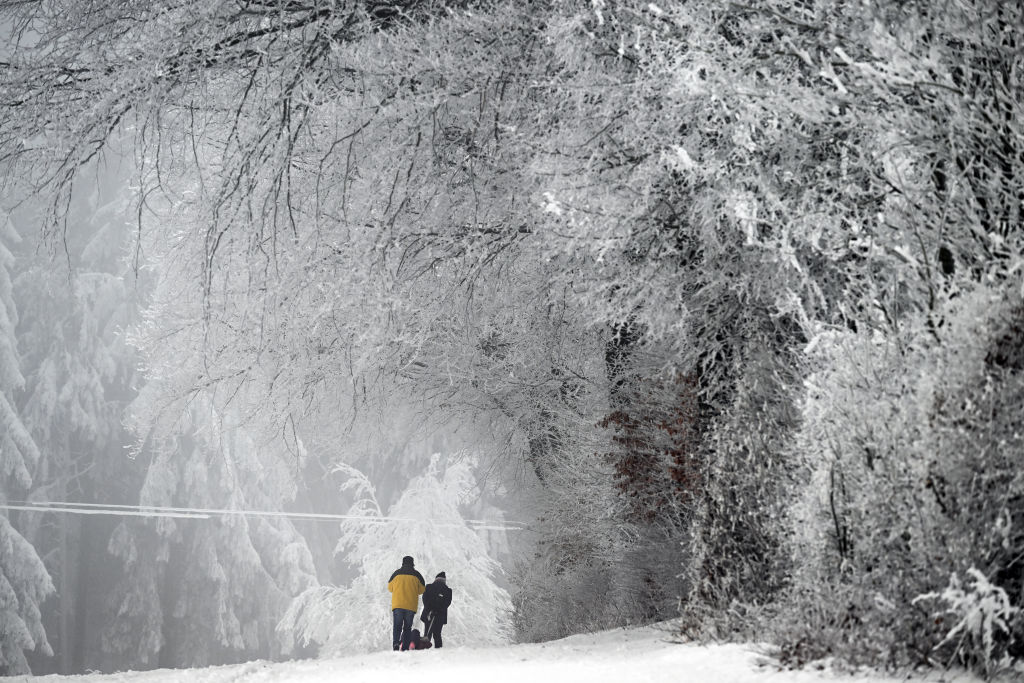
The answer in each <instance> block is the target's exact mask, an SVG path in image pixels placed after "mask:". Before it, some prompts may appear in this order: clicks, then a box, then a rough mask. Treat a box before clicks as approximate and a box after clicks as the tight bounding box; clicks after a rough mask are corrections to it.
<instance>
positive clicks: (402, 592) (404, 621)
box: [388, 555, 426, 650]
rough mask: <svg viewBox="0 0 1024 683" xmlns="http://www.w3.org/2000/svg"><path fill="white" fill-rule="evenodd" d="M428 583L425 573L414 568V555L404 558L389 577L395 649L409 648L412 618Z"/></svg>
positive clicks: (392, 638)
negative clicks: (426, 582) (425, 581)
mask: <svg viewBox="0 0 1024 683" xmlns="http://www.w3.org/2000/svg"><path fill="white" fill-rule="evenodd" d="M425 589H426V585H425V584H424V582H423V575H422V574H420V573H419V572H418V571H416V570H415V569H413V560H412V557H411V556H409V555H406V556H405V557H403V558H402V566H401V567H399V568H398V569H396V570H395V573H394V574H392V575H391V578H390V579H388V590H389V591H391V617H392V621H393V623H394V627H393V629H392V632H391V644H392V645H393V646H394V649H396V650H397V649H399V647H401V649H403V650H408V649H409V643H410V641H412V620H413V619H415V618H416V609H417V608H418V607H419V604H420V596H421V595H423V591H424V590H425Z"/></svg>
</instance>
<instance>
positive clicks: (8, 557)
mask: <svg viewBox="0 0 1024 683" xmlns="http://www.w3.org/2000/svg"><path fill="white" fill-rule="evenodd" d="M18 240H19V236H18V234H17V232H15V229H14V226H13V225H12V224H11V221H10V220H9V218H8V216H7V215H6V214H0V426H2V429H0V503H10V502H12V496H13V497H14V499H15V500H17V498H19V497H20V496H23V495H24V492H26V491H27V490H28V489H29V488H30V487H31V485H32V474H31V472H32V470H33V469H34V468H35V465H36V463H37V462H38V461H39V459H40V454H39V449H38V447H37V446H36V443H35V441H33V439H32V436H31V434H30V433H29V431H28V429H27V428H26V427H25V424H24V422H23V420H22V418H21V417H20V416H19V415H18V413H17V412H16V406H17V401H16V394H17V392H18V391H20V390H21V389H23V388H24V385H25V379H24V377H23V376H22V373H21V368H20V362H19V357H18V340H17V336H16V335H15V327H16V325H17V323H18V311H17V308H16V307H15V302H14V293H13V291H12V285H11V271H12V269H13V266H14V257H13V256H12V254H11V251H10V249H9V247H8V245H10V244H12V243H16V242H17V241H18ZM19 492H20V496H19ZM53 590H54V588H53V582H52V580H51V579H50V575H49V573H48V572H47V571H46V567H45V566H43V562H42V560H41V559H40V558H39V555H38V554H37V552H36V549H35V548H33V547H32V545H31V544H30V543H29V542H28V541H26V540H25V538H24V536H22V534H21V533H19V532H18V530H17V529H15V528H14V527H13V526H12V525H11V522H10V520H9V519H8V512H7V511H6V510H5V511H3V513H0V674H4V675H8V676H10V675H14V674H25V673H29V668H28V662H27V660H26V659H25V652H26V651H30V650H37V651H39V652H41V653H43V654H46V655H52V654H53V652H52V650H51V649H50V644H49V642H48V641H47V638H46V632H45V631H44V630H43V624H42V615H41V610H42V605H43V601H44V599H45V598H46V597H47V596H48V595H49V594H50V593H52V592H53Z"/></svg>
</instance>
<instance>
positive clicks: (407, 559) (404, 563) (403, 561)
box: [402, 555, 412, 567]
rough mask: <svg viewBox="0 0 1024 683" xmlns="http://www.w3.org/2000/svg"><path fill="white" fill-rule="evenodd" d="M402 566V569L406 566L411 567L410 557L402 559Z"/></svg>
mask: <svg viewBox="0 0 1024 683" xmlns="http://www.w3.org/2000/svg"><path fill="white" fill-rule="evenodd" d="M402 566H403V567H406V566H408V567H411V566H412V555H406V556H405V557H403V558H402Z"/></svg>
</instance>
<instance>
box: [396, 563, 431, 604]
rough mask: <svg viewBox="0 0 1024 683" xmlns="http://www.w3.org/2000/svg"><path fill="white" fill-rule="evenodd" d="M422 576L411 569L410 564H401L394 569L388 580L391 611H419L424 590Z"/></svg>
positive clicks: (425, 586) (424, 585)
mask: <svg viewBox="0 0 1024 683" xmlns="http://www.w3.org/2000/svg"><path fill="white" fill-rule="evenodd" d="M426 588H427V585H426V583H424V582H423V575H422V574H420V573H419V572H418V571H416V570H415V569H413V568H412V565H411V564H403V565H402V568H401V569H396V570H395V573H394V574H392V575H391V578H390V579H389V580H388V590H389V591H391V609H407V610H409V611H411V612H416V611H418V610H419V606H420V596H421V595H423V591H424V590H426Z"/></svg>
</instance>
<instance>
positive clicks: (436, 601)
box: [420, 581, 452, 624]
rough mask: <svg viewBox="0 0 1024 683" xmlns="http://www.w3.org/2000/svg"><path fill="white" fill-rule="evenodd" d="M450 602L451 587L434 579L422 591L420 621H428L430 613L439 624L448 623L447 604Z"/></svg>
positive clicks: (427, 622) (425, 622)
mask: <svg viewBox="0 0 1024 683" xmlns="http://www.w3.org/2000/svg"><path fill="white" fill-rule="evenodd" d="M451 604H452V589H451V588H449V587H448V584H446V583H445V582H444V581H434V582H433V583H432V584H430V585H429V586H427V589H426V590H425V591H424V592H423V615H422V616H420V621H422V622H423V623H424V624H429V623H430V614H431V612H433V614H434V619H436V620H437V623H439V624H447V623H448V606H449V605H451Z"/></svg>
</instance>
